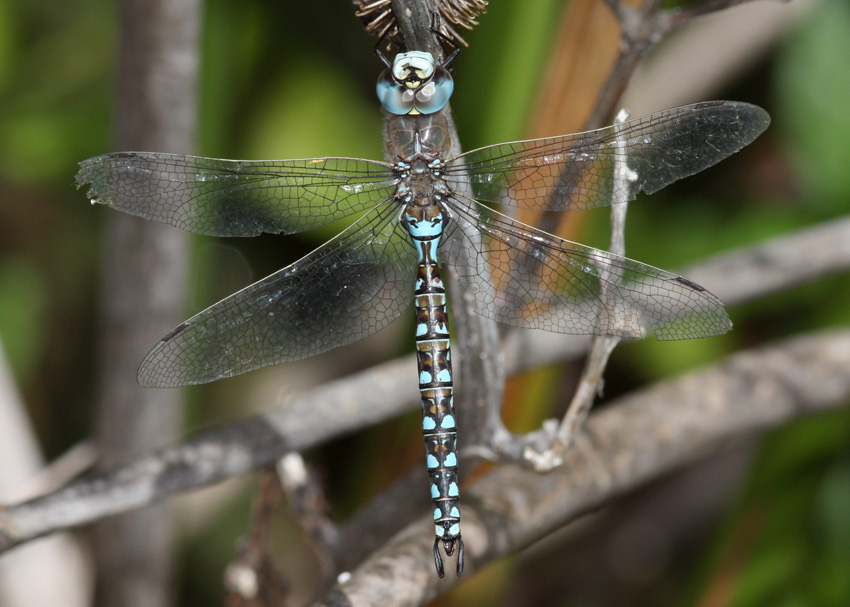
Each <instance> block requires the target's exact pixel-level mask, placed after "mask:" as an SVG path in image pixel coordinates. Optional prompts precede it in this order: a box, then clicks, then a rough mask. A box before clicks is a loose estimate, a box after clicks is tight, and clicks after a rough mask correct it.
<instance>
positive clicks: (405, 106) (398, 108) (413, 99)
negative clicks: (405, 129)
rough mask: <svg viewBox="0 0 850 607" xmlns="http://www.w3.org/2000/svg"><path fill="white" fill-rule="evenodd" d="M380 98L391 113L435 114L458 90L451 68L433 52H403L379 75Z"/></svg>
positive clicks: (378, 90) (378, 89) (377, 88)
mask: <svg viewBox="0 0 850 607" xmlns="http://www.w3.org/2000/svg"><path fill="white" fill-rule="evenodd" d="M376 90H377V92H378V99H380V100H381V105H383V106H384V109H386V110H387V111H388V112H390V113H391V114H397V115H399V116H402V115H405V114H414V115H415V114H433V113H434V112H439V111H440V110H441V109H443V108H444V107H445V106H446V104H447V103H448V102H449V97H451V96H452V91H454V81H453V80H452V76H451V74H449V71H448V70H447V69H446V68H445V67H443V66H442V65H439V64H437V63H436V62H435V61H434V57H433V56H432V55H431V53H425V52H422V51H409V52H407V53H399V54H398V55H396V57H395V59H394V60H393V65H392V67H389V68H387V69H386V70H384V72H383V73H382V74H381V77H380V78H378V85H377V87H376Z"/></svg>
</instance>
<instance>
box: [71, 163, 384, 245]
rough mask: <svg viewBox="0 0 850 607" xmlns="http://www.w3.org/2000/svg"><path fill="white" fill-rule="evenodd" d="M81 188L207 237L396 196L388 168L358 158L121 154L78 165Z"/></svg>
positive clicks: (297, 222)
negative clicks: (244, 157) (88, 185)
mask: <svg viewBox="0 0 850 607" xmlns="http://www.w3.org/2000/svg"><path fill="white" fill-rule="evenodd" d="M76 181H77V187H80V186H83V185H85V184H90V188H89V191H88V197H89V198H90V199H91V201H92V202H97V203H100V204H104V205H106V206H109V207H112V208H115V209H118V210H119V211H123V212H125V213H129V214H131V215H137V216H138V217H143V218H145V219H152V220H154V221H159V222H162V223H168V224H171V225H173V226H176V227H178V228H182V229H184V230H188V231H190V232H194V233H196V234H206V235H209V236H256V235H258V234H260V233H262V232H271V233H284V234H288V233H292V232H300V231H303V230H308V229H310V228H315V227H318V226H322V225H325V224H328V223H331V222H333V221H335V220H337V219H341V218H343V217H346V216H348V215H350V214H352V213H356V212H358V211H363V210H365V209H368V208H370V207H372V206H374V205H376V204H378V203H380V202H381V201H383V200H386V199H387V198H389V197H390V195H391V194H392V192H393V190H394V187H395V184H396V178H395V176H394V174H393V172H392V168H391V166H390V165H388V164H386V163H382V162H375V161H371V160H361V159H356V158H313V159H302V160H258V161H248V160H220V159H216V158H200V157H197V156H181V155H176V154H154V153H148V152H120V153H115V154H106V155H103V156H96V157H94V158H89V159H88V160H84V161H83V162H81V163H80V170H79V172H78V173H77V177H76Z"/></svg>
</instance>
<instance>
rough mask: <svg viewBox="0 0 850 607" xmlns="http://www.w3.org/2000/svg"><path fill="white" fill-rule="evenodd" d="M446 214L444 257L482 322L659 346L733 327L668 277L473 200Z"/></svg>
mask: <svg viewBox="0 0 850 607" xmlns="http://www.w3.org/2000/svg"><path fill="white" fill-rule="evenodd" d="M450 216H451V221H452V225H451V226H450V227H449V230H448V234H447V237H446V243H445V244H444V245H443V247H441V249H440V250H441V251H442V257H441V260H442V261H444V262H446V263H450V264H452V265H454V266H455V267H456V269H457V271H458V273H459V274H460V278H461V280H462V281H463V283H464V286H465V288H466V289H467V290H468V291H469V292H470V293H472V294H473V296H474V298H475V308H476V311H477V312H478V313H479V314H482V315H483V316H486V317H488V318H492V319H494V320H498V321H500V322H503V323H507V324H510V325H514V326H518V327H524V328H529V329H545V330H547V331H553V332H556V333H572V334H578V335H589V334H594V335H617V336H621V337H644V336H645V335H646V334H647V333H649V332H652V333H654V334H655V335H656V337H657V338H658V339H660V340H668V339H692V338H697V337H709V336H712V335H720V334H722V333H726V332H727V331H729V329H731V327H732V323H731V321H730V320H729V317H728V315H727V314H726V311H725V310H724V309H723V303H722V302H721V301H720V300H719V299H718V298H717V297H715V296H714V295H713V294H711V293H709V292H708V291H706V290H705V289H704V288H702V287H700V286H699V285H697V284H695V283H692V282H690V281H689V280H687V279H685V278H682V277H680V276H676V275H675V274H672V273H670V272H665V271H664V270H659V269H657V268H653V267H652V266H648V265H645V264H642V263H640V262H637V261H633V260H631V259H626V258H624V257H618V256H616V255H613V254H611V253H608V252H606V251H601V250H598V249H594V248H591V247H586V246H583V245H580V244H576V243H574V242H570V241H568V240H563V239H561V238H558V237H556V236H552V235H551V234H547V233H545V232H541V231H539V230H535V229H534V228H532V227H530V226H527V225H525V224H522V223H520V222H517V221H513V220H511V219H509V218H508V217H506V216H504V215H501V214H499V213H497V212H495V211H493V210H492V209H489V208H487V207H484V206H483V205H478V204H476V203H475V202H473V201H464V200H459V201H457V204H452V205H451V207H450ZM464 251H467V252H470V251H471V252H472V253H471V255H470V256H468V257H467V256H465V255H464Z"/></svg>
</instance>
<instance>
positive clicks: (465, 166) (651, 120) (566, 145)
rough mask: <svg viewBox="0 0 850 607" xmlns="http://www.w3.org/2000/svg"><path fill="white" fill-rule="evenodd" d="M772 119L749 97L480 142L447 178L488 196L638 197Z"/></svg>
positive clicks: (577, 205)
mask: <svg viewBox="0 0 850 607" xmlns="http://www.w3.org/2000/svg"><path fill="white" fill-rule="evenodd" d="M769 122H770V117H769V116H768V114H767V112H765V111H764V110H762V109H761V108H759V107H756V106H754V105H750V104H747V103H739V102H733V101H712V102H707V103H698V104H694V105H687V106H684V107H679V108H674V109H670V110H665V111H663V112H658V113H656V114H650V115H649V116H643V117H641V118H636V119H635V120H630V121H628V122H624V123H623V124H620V125H616V126H610V127H607V128H603V129H598V130H595V131H588V132H585V133H577V134H574V135H563V136H560V137H547V138H545V139H532V140H529V141H516V142H512V143H501V144H497V145H492V146H488V147H484V148H479V149H477V150H473V151H471V152H467V153H465V154H461V155H460V156H458V157H456V158H455V159H453V160H451V161H449V162H448V167H447V168H446V180H447V181H448V182H449V185H450V186H453V189H455V190H460V191H461V192H463V191H464V189H463V187H462V184H463V183H465V182H469V183H470V184H471V186H472V191H473V197H474V198H476V199H478V200H481V201H485V202H492V203H497V204H505V205H509V206H514V207H520V208H525V209H536V210H549V211H566V210H577V209H593V208H598V207H604V206H608V205H610V204H611V200H612V195H613V194H615V193H616V194H618V195H625V199H626V200H632V199H634V198H635V197H636V196H637V194H638V193H639V192H641V191H643V192H646V193H647V194H651V193H653V192H655V191H657V190H660V189H661V188H663V187H664V186H666V185H668V184H670V183H673V182H674V181H677V180H679V179H682V178H683V177H687V176H689V175H693V174H695V173H698V172H700V171H702V170H703V169H706V168H708V167H710V166H712V165H714V164H716V163H718V162H720V161H721V160H723V159H724V158H726V157H727V156H730V155H731V154H733V153H735V152H737V151H738V150H740V149H741V148H742V147H744V146H745V145H747V144H748V143H750V142H751V141H753V140H754V139H755V138H756V137H758V136H759V135H760V134H761V133H762V132H763V131H764V130H765V129H766V128H767V126H768V124H769ZM618 157H619V158H621V159H624V160H625V166H627V167H628V168H629V169H630V180H627V181H625V182H624V181H622V180H616V179H614V178H613V170H614V165H615V160H616V159H617V158H618ZM615 188H625V190H626V191H625V192H621V191H617V192H615V190H614V189H615ZM620 199H622V198H620Z"/></svg>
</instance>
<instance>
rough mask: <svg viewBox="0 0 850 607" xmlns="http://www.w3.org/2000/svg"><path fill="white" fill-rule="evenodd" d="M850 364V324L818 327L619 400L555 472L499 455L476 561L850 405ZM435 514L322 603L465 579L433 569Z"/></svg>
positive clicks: (387, 601)
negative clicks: (771, 432) (726, 449)
mask: <svg viewBox="0 0 850 607" xmlns="http://www.w3.org/2000/svg"><path fill="white" fill-rule="evenodd" d="M848 368H850V331H847V330H844V331H840V332H830V333H823V332H821V333H814V334H810V335H806V336H804V337H798V338H795V339H792V340H788V341H785V342H783V343H780V344H777V345H774V346H770V347H764V348H759V349H756V350H752V351H747V352H743V353H741V354H737V355H735V356H733V357H731V358H730V359H728V360H727V361H725V362H723V363H721V364H719V365H717V366H714V367H711V368H708V369H705V370H702V371H697V372H693V373H689V374H687V375H685V376H683V377H681V378H678V379H676V380H673V381H669V382H665V383H662V384H659V385H656V386H653V387H652V388H649V389H646V390H642V391H640V392H638V393H635V394H633V395H630V396H627V397H625V398H622V399H620V400H618V401H617V402H613V403H611V406H610V407H606V408H605V409H603V410H601V411H599V412H598V413H596V414H594V415H592V416H591V417H590V420H589V421H588V424H587V427H586V436H587V438H588V440H587V441H582V442H580V443H578V444H577V447H576V448H574V449H571V450H570V451H568V452H567V453H566V454H565V461H564V465H563V466H561V467H560V468H558V469H556V470H554V471H553V472H552V473H550V474H545V475H541V474H537V473H534V472H531V471H529V470H527V469H525V468H523V467H521V466H517V465H505V466H500V467H498V468H496V469H494V471H493V472H491V473H489V474H488V475H486V476H485V477H483V478H481V479H480V480H479V481H478V482H477V483H475V484H474V485H473V486H472V487H470V488H469V489H467V490H466V491H465V499H464V507H465V511H464V515H465V518H464V524H465V534H466V537H467V538H469V541H468V542H467V544H468V548H467V562H468V566H470V567H471V568H472V569H473V570H478V569H480V568H481V567H483V566H484V565H486V564H487V563H489V562H491V561H493V560H495V559H497V558H500V557H502V556H505V555H508V554H514V553H516V552H517V551H519V550H522V549H523V548H526V547H528V546H529V545H531V544H532V543H534V542H536V541H538V540H540V539H542V538H543V537H545V536H546V535H548V534H550V533H552V532H553V531H555V530H557V529H559V528H560V527H562V526H563V525H565V524H567V523H569V522H570V521H572V520H575V519H576V518H578V517H579V516H581V515H583V514H585V513H587V512H590V511H592V510H594V509H596V508H599V507H600V506H602V505H603V504H606V503H608V502H610V501H611V500H612V499H615V498H617V497H618V496H621V495H623V494H624V493H626V492H628V491H631V490H633V489H635V488H636V487H639V486H641V485H643V484H645V483H647V482H648V481H650V480H652V479H654V478H658V477H659V476H662V475H664V474H667V473H669V472H670V471H672V470H674V469H677V468H680V467H682V466H684V465H687V464H688V463H691V462H694V461H696V460H697V459H699V458H701V457H704V456H705V455H706V454H708V453H711V452H714V451H716V450H718V449H720V448H722V447H723V445H725V444H727V443H728V441H730V440H733V439H737V438H740V437H742V436H745V435H750V434H753V433H757V432H763V431H765V430H768V429H771V428H776V427H778V426H780V425H782V424H785V423H788V422H790V421H792V420H794V419H798V418H800V417H802V416H804V415H808V414H812V413H818V412H822V411H826V410H829V409H832V408H835V407H838V406H843V405H846V403H847V401H848V399H850V374H848V373H847V369H848ZM588 460H591V461H592V462H593V464H594V465H593V466H589V465H588ZM427 522H428V521H426V520H425V519H424V518H423V519H422V520H420V521H418V522H416V523H415V524H414V525H411V526H410V527H408V528H407V529H405V530H404V531H402V532H401V533H399V534H398V535H397V536H396V537H395V538H393V539H392V540H391V541H390V542H389V543H388V544H387V546H386V547H385V548H383V549H381V550H380V551H378V552H377V553H375V554H374V555H373V556H371V557H370V558H369V559H367V560H366V561H365V562H364V563H363V564H362V565H361V566H360V567H359V568H357V569H356V570H355V571H353V572H352V573H351V575H350V576H347V579H346V581H345V582H344V583H340V584H338V585H337V586H336V587H334V588H333V589H331V591H330V592H329V593H328V594H327V595H326V597H325V599H324V600H323V602H321V603H320V604H321V605H328V606H330V605H372V604H376V603H375V601H374V597H381V601H380V604H381V605H382V606H384V607H395V606H402V605H403V606H409V605H420V604H423V603H425V602H427V601H430V600H432V599H433V598H434V597H435V596H437V595H438V594H439V593H443V592H445V591H447V590H448V589H449V588H450V587H451V586H453V585H454V584H456V583H458V580H456V579H454V578H451V579H450V578H448V577H447V578H446V579H445V580H437V579H436V578H434V576H433V572H432V571H431V565H432V563H431V562H430V556H431V555H430V550H431V537H430V535H429V528H428V524H427Z"/></svg>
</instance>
